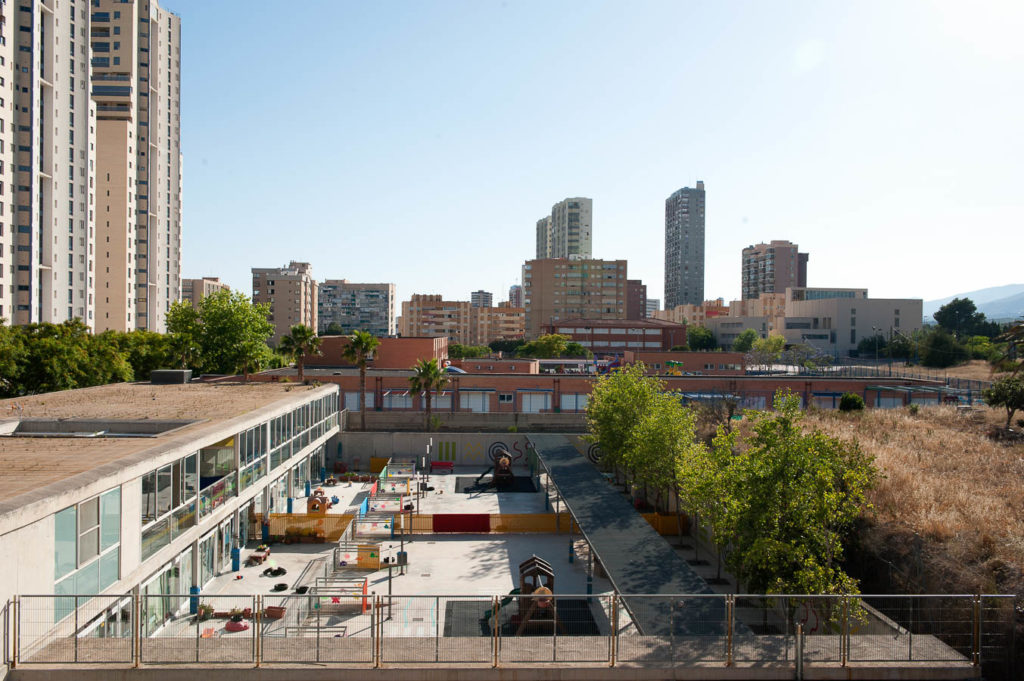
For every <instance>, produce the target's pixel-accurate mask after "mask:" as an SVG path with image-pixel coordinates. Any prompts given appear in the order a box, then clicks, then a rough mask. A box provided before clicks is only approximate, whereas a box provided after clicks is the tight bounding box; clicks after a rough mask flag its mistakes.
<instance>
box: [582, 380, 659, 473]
mask: <svg viewBox="0 0 1024 681" xmlns="http://www.w3.org/2000/svg"><path fill="white" fill-rule="evenodd" d="M646 371H647V367H646V366H644V364H643V362H637V363H636V364H632V365H629V366H626V367H623V368H621V369H616V370H614V371H612V372H610V373H608V374H605V375H604V376H601V377H599V378H598V379H597V380H596V381H595V382H594V384H593V388H592V389H591V392H590V400H589V401H588V402H587V426H588V429H589V433H590V434H589V435H588V439H589V440H590V441H591V442H596V443H597V444H599V445H600V446H601V452H602V454H601V463H602V465H607V466H611V467H614V466H622V467H623V468H625V469H626V470H627V473H629V474H631V475H632V474H633V471H632V469H631V468H630V467H629V459H628V454H627V449H628V445H629V443H630V438H631V437H632V433H633V429H634V428H635V427H636V425H637V424H638V423H639V422H640V420H641V419H642V418H643V416H644V415H645V414H646V413H647V412H648V411H650V410H651V409H652V405H653V404H654V401H655V400H656V399H657V396H658V395H659V394H660V393H661V391H662V389H663V384H662V382H661V381H659V380H658V379H657V378H654V377H652V376H647V375H646Z"/></svg>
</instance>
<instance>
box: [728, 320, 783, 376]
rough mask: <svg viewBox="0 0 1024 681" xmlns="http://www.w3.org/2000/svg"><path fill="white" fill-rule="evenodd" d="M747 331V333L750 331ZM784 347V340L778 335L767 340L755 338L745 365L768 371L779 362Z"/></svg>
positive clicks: (773, 335)
mask: <svg viewBox="0 0 1024 681" xmlns="http://www.w3.org/2000/svg"><path fill="white" fill-rule="evenodd" d="M747 330H748V331H749V330H750V329H747ZM744 333H746V331H744ZM737 340H738V339H737ZM785 347H786V339H785V338H784V337H783V336H780V335H778V334H772V335H770V336H768V337H767V338H757V339H755V340H754V343H753V344H752V346H751V348H750V352H748V353H747V356H746V360H747V364H750V365H753V366H763V367H765V368H766V369H768V368H770V367H771V366H772V365H773V364H775V363H776V362H778V361H779V359H780V358H781V357H782V350H783V348H785Z"/></svg>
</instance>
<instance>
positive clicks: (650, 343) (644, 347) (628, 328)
mask: <svg viewBox="0 0 1024 681" xmlns="http://www.w3.org/2000/svg"><path fill="white" fill-rule="evenodd" d="M544 333H558V334H561V335H563V336H568V337H569V338H570V339H571V340H573V341H575V342H577V343H579V344H580V345H582V346H583V347H585V348H587V349H588V350H590V351H591V352H593V353H594V354H595V355H602V354H622V353H623V352H625V351H627V350H633V351H635V352H641V351H652V350H659V351H660V350H671V349H672V348H673V347H674V346H676V345H684V344H685V343H686V326H684V325H683V324H676V323H674V322H668V321H664V320H661V319H566V320H564V321H560V322H558V323H556V324H549V325H548V326H547V327H545V330H544Z"/></svg>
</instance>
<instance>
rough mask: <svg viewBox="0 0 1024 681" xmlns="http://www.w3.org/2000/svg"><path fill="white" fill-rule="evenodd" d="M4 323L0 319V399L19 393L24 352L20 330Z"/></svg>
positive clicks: (4, 321) (3, 320)
mask: <svg viewBox="0 0 1024 681" xmlns="http://www.w3.org/2000/svg"><path fill="white" fill-rule="evenodd" d="M6 321H7V320H5V319H0V397H14V396H16V395H18V394H19V391H20V386H21V367H22V366H23V365H24V362H25V354H26V350H25V343H24V340H23V338H22V332H21V328H20V327H17V326H7V324H6Z"/></svg>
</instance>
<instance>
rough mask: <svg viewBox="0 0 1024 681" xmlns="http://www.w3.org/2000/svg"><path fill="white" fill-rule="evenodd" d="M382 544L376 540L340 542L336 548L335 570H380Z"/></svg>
mask: <svg viewBox="0 0 1024 681" xmlns="http://www.w3.org/2000/svg"><path fill="white" fill-rule="evenodd" d="M379 569H380V544H378V543H375V542H358V543H356V542H339V543H338V547H337V548H336V549H334V572H342V571H345V570H379Z"/></svg>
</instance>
